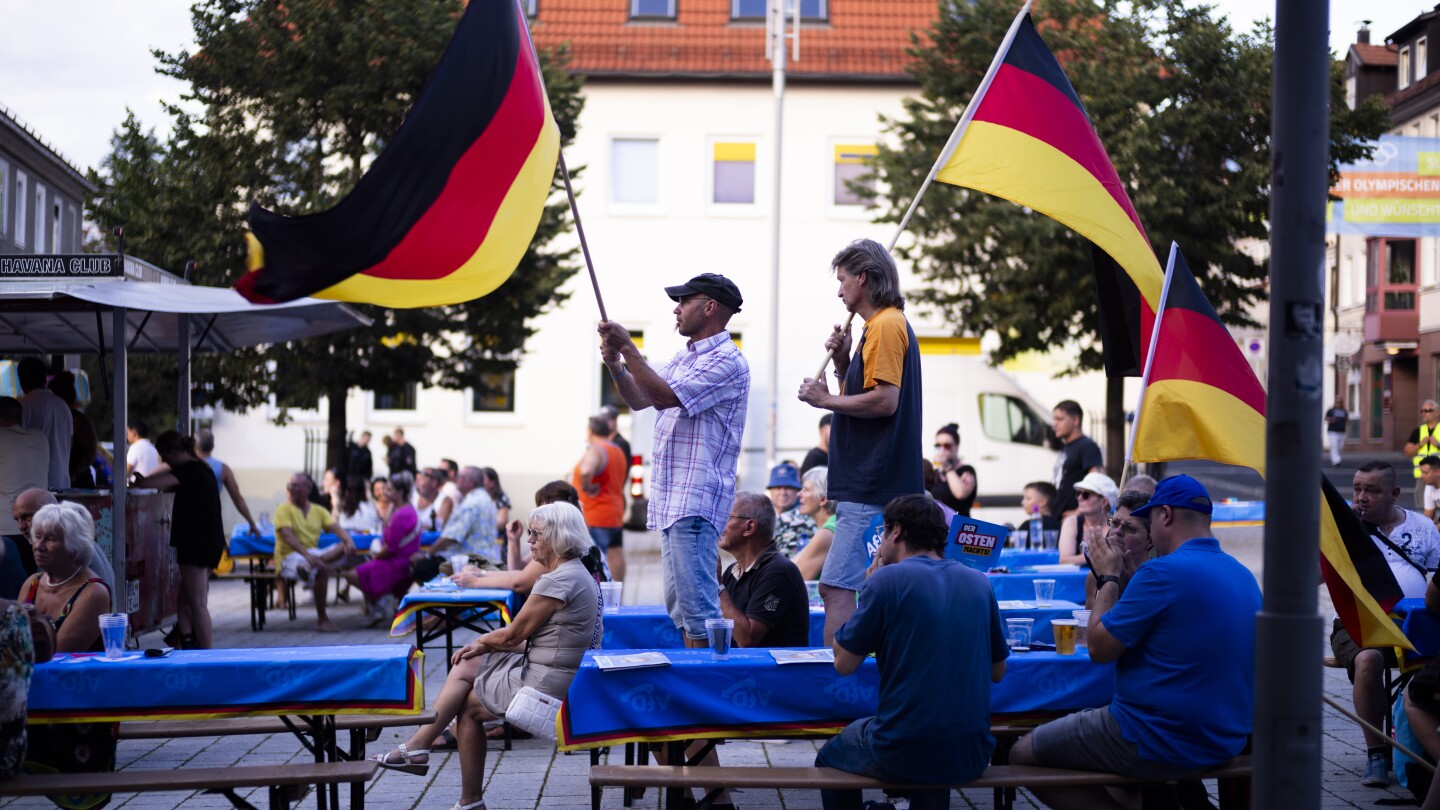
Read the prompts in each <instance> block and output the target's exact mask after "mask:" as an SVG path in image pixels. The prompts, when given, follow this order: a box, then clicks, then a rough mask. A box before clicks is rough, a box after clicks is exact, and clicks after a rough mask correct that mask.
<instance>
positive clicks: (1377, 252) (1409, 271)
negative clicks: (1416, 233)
mask: <svg viewBox="0 0 1440 810" xmlns="http://www.w3.org/2000/svg"><path fill="white" fill-rule="evenodd" d="M1365 247H1366V262H1365V283H1366V290H1365V311H1366V312H1367V313H1375V312H1380V311H1381V309H1382V308H1383V309H1384V310H1385V311H1390V312H1410V311H1414V309H1415V290H1416V285H1415V240H1414V239H1385V238H1375V239H1370V240H1367V242H1366V245H1365Z"/></svg>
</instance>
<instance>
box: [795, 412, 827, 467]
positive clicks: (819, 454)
mask: <svg viewBox="0 0 1440 810" xmlns="http://www.w3.org/2000/svg"><path fill="white" fill-rule="evenodd" d="M834 415H835V414H833V413H829V412H828V411H827V412H826V413H825V415H824V416H822V417H820V443H819V444H817V445H815V446H814V447H812V448H810V452H808V453H806V454H805V460H804V461H802V462H800V475H802V476H803V475H805V473H807V472H810V471H811V470H812V469H814V468H816V467H828V466H830V419H831V417H833V416H834Z"/></svg>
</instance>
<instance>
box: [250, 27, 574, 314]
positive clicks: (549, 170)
mask: <svg viewBox="0 0 1440 810" xmlns="http://www.w3.org/2000/svg"><path fill="white" fill-rule="evenodd" d="M559 149H560V133H559V128H558V127H557V126H556V124H555V119H554V117H553V116H552V114H551V112H550V102H549V99H548V98H547V96H546V94H545V86H544V83H543V82H542V80H541V74H540V66H539V64H538V63H537V61H536V58H535V50H534V48H533V46H532V45H531V43H530V37H529V32H528V30H527V29H526V27H525V20H524V17H523V16H522V15H521V14H520V13H519V11H518V9H517V7H516V4H515V0H470V3H469V4H468V7H467V8H466V10H465V13H464V15H463V16H462V17H461V19H460V23H459V26H458V27H457V28H456V31H455V35H454V36H453V37H452V39H451V41H450V44H449V45H448V46H447V47H446V49H445V53H444V55H443V56H442V57H441V59H440V63H439V65H437V66H436V68H435V72H434V73H433V74H432V75H431V77H430V79H429V81H428V82H427V83H426V85H425V87H424V88H423V89H422V90H421V92H420V94H419V96H417V98H416V101H415V104H414V106H412V107H411V109H410V111H409V113H408V115H407V116H406V118H405V121H404V123H403V124H402V125H401V126H400V129H399V130H398V131H397V132H396V133H395V136H394V138H392V139H391V141H390V143H389V145H388V146H386V148H385V150H384V151H383V152H381V154H380V155H379V156H378V157H377V158H376V159H375V162H374V163H373V164H372V165H371V167H370V170H369V171H367V172H366V173H365V175H364V176H363V177H362V178H361V179H360V181H359V183H357V184H356V186H355V189H354V190H353V191H351V192H350V193H349V194H348V195H347V196H346V197H345V198H344V199H343V200H341V201H340V202H339V203H338V204H336V205H335V206H334V207H333V208H330V209H329V210H326V211H323V212H320V213H318V214H311V215H308V216H298V217H287V216H282V215H280V214H276V213H275V212H273V211H269V210H266V209H265V208H263V207H261V206H260V205H258V204H252V205H251V207H250V231H251V232H250V233H249V234H247V241H248V242H249V248H250V256H249V262H248V269H249V272H248V273H247V274H246V275H245V276H243V277H242V278H241V279H240V280H239V282H237V283H236V285H235V288H236V289H237V290H238V291H239V292H240V293H241V294H242V295H244V296H245V297H246V298H248V299H250V300H251V301H256V302H267V303H268V302H279V301H290V300H293V299H296V298H300V297H303V296H307V295H308V296H315V297H317V298H329V299H333V300H337V301H351V302H356V303H369V304H379V305H382V306H387V307H398V308H409V307H425V306H439V305H443V304H454V303H459V302H461V301H468V300H471V299H474V298H479V297H481V296H483V295H486V294H487V293H490V292H492V291H493V290H495V288H497V287H499V286H500V285H501V284H502V283H504V281H505V280H506V279H507V278H509V277H510V275H511V273H513V272H514V271H515V267H516V265H517V264H518V263H519V261H520V259H521V257H523V256H524V254H525V250H526V248H527V247H528V246H529V244H530V241H531V239H532V238H533V236H534V234H535V228H536V226H537V225H538V224H539V221H540V215H541V213H542V211H543V210H544V206H545V201H546V198H547V197H548V196H549V191H550V184H551V181H552V180H553V178H554V176H555V165H556V159H557V157H558V155H559Z"/></svg>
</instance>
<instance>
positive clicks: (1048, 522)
mask: <svg viewBox="0 0 1440 810" xmlns="http://www.w3.org/2000/svg"><path fill="white" fill-rule="evenodd" d="M1056 494H1057V493H1056V492H1055V486H1054V485H1053V484H1051V483H1050V482H1049V481H1032V482H1030V483H1028V484H1026V485H1025V494H1024V495H1023V496H1022V497H1021V498H1020V508H1021V509H1024V510H1025V516H1026V520H1025V522H1024V523H1021V524H1020V529H1019V531H1021V532H1028V531H1030V520H1031V519H1033V518H1032V516H1033V515H1034V514H1035V509H1036V508H1037V507H1038V508H1039V509H1040V530H1041V531H1046V532H1051V531H1054V532H1058V531H1060V520H1059V519H1058V518H1056V517H1055V516H1054V515H1052V514H1050V508H1051V505H1052V504H1054V503H1055V496H1056Z"/></svg>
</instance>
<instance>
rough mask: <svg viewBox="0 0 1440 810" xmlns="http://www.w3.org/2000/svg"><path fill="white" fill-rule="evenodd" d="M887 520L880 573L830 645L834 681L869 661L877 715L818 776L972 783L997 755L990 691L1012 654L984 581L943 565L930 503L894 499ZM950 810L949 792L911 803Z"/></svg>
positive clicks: (828, 796)
mask: <svg viewBox="0 0 1440 810" xmlns="http://www.w3.org/2000/svg"><path fill="white" fill-rule="evenodd" d="M884 515H885V531H884V536H883V538H882V539H881V542H880V551H879V553H878V554H877V555H876V561H877V563H878V564H879V565H880V566H881V567H880V568H879V569H878V570H875V571H874V572H873V573H872V574H871V575H870V577H869V579H868V580H867V581H866V582H865V584H864V586H862V587H861V589H860V605H859V607H858V608H857V609H856V611H855V614H854V615H853V616H851V617H850V620H849V621H847V622H846V623H845V624H844V625H843V626H842V627H841V628H840V630H839V631H838V632H837V633H836V634H835V642H834V644H833V645H832V646H833V648H834V650H835V669H836V670H837V671H838V672H839V673H840V674H841V675H849V674H851V673H853V672H854V671H855V670H856V669H858V668H859V667H860V664H861V662H863V661H864V660H865V657H866V656H867V655H869V654H870V653H872V652H873V653H876V663H877V664H878V665H879V667H880V701H879V709H878V711H877V712H876V713H875V716H874V717H866V718H863V719H861V720H856V721H855V722H853V723H851V724H850V725H848V726H846V727H845V729H844V730H843V731H841V732H840V734H839V736H837V737H835V738H833V739H831V740H830V742H828V743H826V744H825V747H824V748H821V749H820V753H819V754H818V755H816V757H815V764H816V765H819V766H823V767H829V768H838V769H840V770H842V771H849V772H850V773H858V774H864V775H865V776H873V777H876V778H878V779H887V780H891V781H897V782H915V783H922V784H923V783H930V784H936V783H939V784H947V783H959V782H968V781H969V780H971V779H974V778H975V777H977V776H979V775H980V774H981V772H983V771H984V770H985V766H986V765H987V764H989V762H990V756H991V754H993V753H994V751H995V738H994V737H992V736H990V684H991V682H998V681H999V680H1000V678H1001V677H1002V676H1003V675H1004V674H1005V658H1006V656H1007V655H1008V654H1009V650H1008V649H1007V647H1006V644H1005V633H1004V631H1003V630H1002V629H1001V624H1000V606H999V605H998V604H996V602H995V594H994V592H993V591H992V590H991V589H990V583H989V581H988V580H986V578H985V575H984V574H982V573H980V572H978V571H975V570H973V569H971V568H968V567H966V566H964V565H962V564H960V563H958V562H956V561H954V560H947V559H945V558H944V557H942V556H941V555H942V554H943V553H944V551H945V538H946V534H947V532H946V526H945V521H944V520H943V519H942V518H941V517H940V507H939V506H937V505H936V504H935V502H934V501H933V500H931V499H930V498H929V496H926V495H904V496H901V497H899V498H896V499H894V500H892V501H890V503H888V504H886V506H885V511H884ZM936 628H943V630H944V632H936ZM820 795H821V799H822V801H823V802H824V805H825V808H826V810H835V809H836V808H847V810H848V809H849V808H854V810H859V807H860V791H858V790H822V791H821V792H820ZM949 806H950V791H949V790H918V791H912V792H911V794H910V807H911V808H914V810H922V808H924V809H925V810H929V808H947V807H949Z"/></svg>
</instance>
